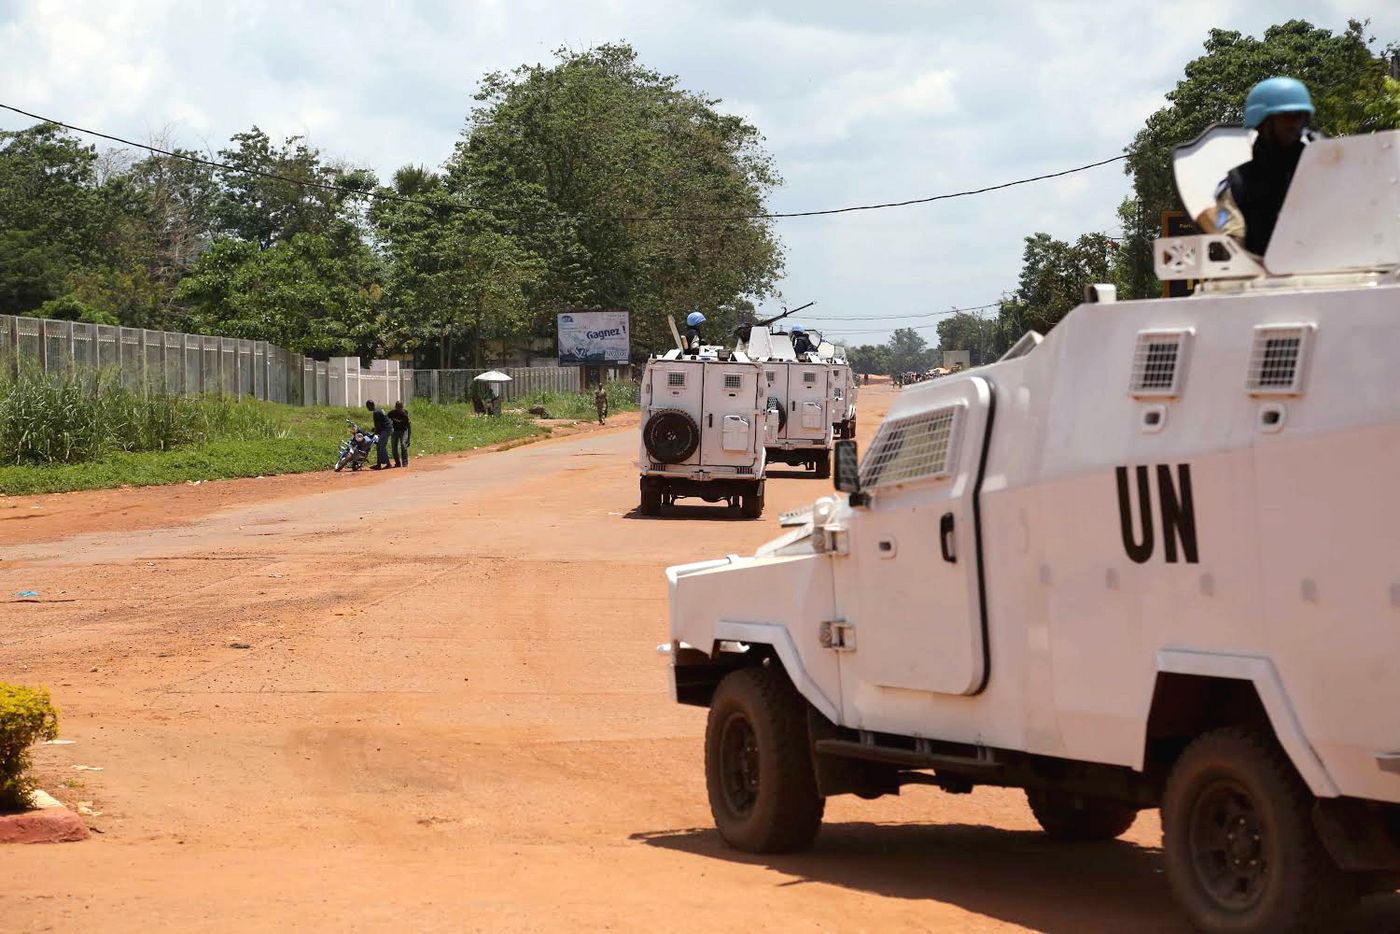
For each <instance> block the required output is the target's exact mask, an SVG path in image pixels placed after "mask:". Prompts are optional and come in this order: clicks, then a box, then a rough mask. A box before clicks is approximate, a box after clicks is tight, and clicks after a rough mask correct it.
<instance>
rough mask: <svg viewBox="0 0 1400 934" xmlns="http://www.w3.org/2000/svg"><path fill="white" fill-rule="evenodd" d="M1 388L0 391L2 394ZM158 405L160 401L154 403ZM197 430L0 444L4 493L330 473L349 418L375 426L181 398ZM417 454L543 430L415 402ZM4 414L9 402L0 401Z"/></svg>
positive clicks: (337, 415) (357, 415) (362, 414)
mask: <svg viewBox="0 0 1400 934" xmlns="http://www.w3.org/2000/svg"><path fill="white" fill-rule="evenodd" d="M4 388H5V387H3V386H0V393H3V392H4ZM148 404H155V405H160V404H162V403H149V401H148ZM178 404H179V405H181V406H182V407H187V408H188V409H189V411H190V412H192V413H194V414H193V415H192V416H191V420H192V423H193V424H194V425H195V428H194V429H193V433H192V434H189V435H186V436H184V437H185V438H187V440H182V441H180V442H178V443H175V444H174V445H173V446H169V447H167V448H165V449H156V450H144V451H122V450H109V451H106V452H101V453H97V454H96V455H95V456H93V457H91V458H90V459H86V460H78V461H76V462H73V463H34V462H32V461H31V462H28V463H16V462H15V457H14V456H13V452H12V451H11V450H9V449H8V448H0V451H3V452H4V458H5V460H6V461H7V463H5V464H4V465H0V494H6V495H20V494H28V493H61V492H66V491H69V490H91V489H102V488H108V487H117V486H155V485H160V484H169V483H184V482H186V481H189V480H217V479H223V478H226V477H257V476H270V475H272V474H283V473H299V472H303V471H311V470H328V469H330V464H331V462H332V461H333V460H334V459H335V455H336V451H337V449H338V448H339V446H340V442H341V440H342V439H343V438H344V437H346V434H347V432H348V431H349V429H348V427H347V426H346V424H345V419H346V418H347V417H348V418H351V419H353V420H355V421H357V422H359V423H360V424H362V425H369V424H371V423H372V418H371V417H370V415H369V412H368V411H366V410H365V409H353V410H351V409H338V408H327V407H320V406H318V407H302V406H288V405H278V404H276V403H272V402H255V401H252V400H244V401H241V402H234V401H232V400H229V399H223V398H219V397H210V398H200V399H181V400H178ZM408 409H409V413H410V415H411V416H412V418H413V439H412V440H413V447H412V451H411V455H412V456H413V457H422V456H424V455H431V454H442V453H446V452H449V451H463V450H468V449H471V448H478V447H484V446H489V445H493V444H500V443H502V442H505V441H512V440H515V439H517V438H526V437H531V436H535V435H540V434H544V433H546V432H545V429H543V428H541V427H540V426H539V425H537V424H535V423H534V422H533V421H532V420H531V419H530V418H529V417H528V416H523V415H519V414H513V413H507V414H505V415H502V416H501V417H499V418H483V417H479V416H475V415H473V414H472V409H471V406H470V405H432V404H430V403H411V404H410V405H409V406H408ZM0 411H3V405H0Z"/></svg>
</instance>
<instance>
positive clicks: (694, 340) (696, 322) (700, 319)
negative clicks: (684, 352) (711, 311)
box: [685, 311, 705, 352]
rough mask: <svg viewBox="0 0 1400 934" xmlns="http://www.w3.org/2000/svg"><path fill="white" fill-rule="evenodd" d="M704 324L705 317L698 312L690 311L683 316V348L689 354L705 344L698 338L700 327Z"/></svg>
mask: <svg viewBox="0 0 1400 934" xmlns="http://www.w3.org/2000/svg"><path fill="white" fill-rule="evenodd" d="M704 323H705V316H704V315H702V314H701V313H700V312H698V311H692V312H691V313H690V314H688V315H686V316H685V346H686V349H688V350H690V351H691V352H694V351H697V350H699V349H700V347H701V345H703V344H704V343H705V339H704V338H703V337H701V336H700V325H702V324H704Z"/></svg>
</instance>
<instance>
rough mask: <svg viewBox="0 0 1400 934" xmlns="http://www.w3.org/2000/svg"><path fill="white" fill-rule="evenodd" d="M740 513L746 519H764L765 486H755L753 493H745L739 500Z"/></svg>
mask: <svg viewBox="0 0 1400 934" xmlns="http://www.w3.org/2000/svg"><path fill="white" fill-rule="evenodd" d="M739 512H740V514H741V515H743V517H744V518H745V519H760V518H762V517H763V484H761V483H760V484H757V485H755V486H754V490H753V492H752V493H745V494H743V495H742V496H741V497H740V498H739Z"/></svg>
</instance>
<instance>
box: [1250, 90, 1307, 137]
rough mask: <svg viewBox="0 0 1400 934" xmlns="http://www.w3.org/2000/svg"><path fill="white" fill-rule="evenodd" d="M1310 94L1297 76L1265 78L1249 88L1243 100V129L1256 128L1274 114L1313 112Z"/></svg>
mask: <svg viewBox="0 0 1400 934" xmlns="http://www.w3.org/2000/svg"><path fill="white" fill-rule="evenodd" d="M1314 112H1315V111H1314V110H1313V102H1312V95H1311V94H1309V93H1308V87H1307V85H1305V84H1303V82H1301V81H1299V80H1298V79H1297V78H1265V79H1264V80H1263V81H1260V82H1259V83H1258V84H1256V85H1255V86H1254V87H1253V88H1251V89H1250V92H1249V96H1248V97H1247V98H1245V101H1244V125H1245V129H1248V130H1253V129H1257V128H1258V126H1259V124H1261V123H1263V122H1264V121H1265V120H1267V119H1269V118H1270V117H1272V116H1273V115H1274V114H1287V113H1305V114H1309V115H1311V114H1313V113H1314Z"/></svg>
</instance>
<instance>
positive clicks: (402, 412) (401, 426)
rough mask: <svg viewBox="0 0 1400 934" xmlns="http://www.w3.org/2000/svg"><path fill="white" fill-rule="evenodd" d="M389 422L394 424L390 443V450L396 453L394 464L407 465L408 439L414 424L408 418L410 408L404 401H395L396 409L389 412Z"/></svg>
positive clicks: (397, 465) (398, 465) (396, 465)
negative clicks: (405, 406) (404, 405)
mask: <svg viewBox="0 0 1400 934" xmlns="http://www.w3.org/2000/svg"><path fill="white" fill-rule="evenodd" d="M389 423H390V424H391V425H393V426H394V434H393V437H392V438H391V440H390V444H389V451H390V453H392V454H393V455H394V466H395V467H407V466H408V441H409V436H410V435H411V434H412V431H413V425H412V423H411V422H410V421H409V419H408V409H406V408H404V407H403V403H402V402H395V403H394V409H393V411H392V412H390V413H389Z"/></svg>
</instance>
